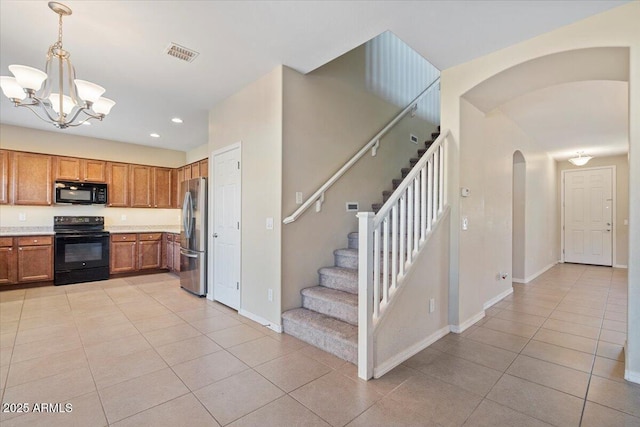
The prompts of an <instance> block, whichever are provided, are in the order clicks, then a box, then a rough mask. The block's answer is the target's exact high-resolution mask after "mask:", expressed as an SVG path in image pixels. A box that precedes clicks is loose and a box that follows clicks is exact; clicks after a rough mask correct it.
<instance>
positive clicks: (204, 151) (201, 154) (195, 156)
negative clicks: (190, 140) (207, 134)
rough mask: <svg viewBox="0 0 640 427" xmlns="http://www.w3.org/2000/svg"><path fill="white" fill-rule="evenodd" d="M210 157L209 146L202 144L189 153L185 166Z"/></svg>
mask: <svg viewBox="0 0 640 427" xmlns="http://www.w3.org/2000/svg"><path fill="white" fill-rule="evenodd" d="M208 157H209V144H202V145H201V146H199V147H196V148H194V149H192V150H189V151H187V153H186V159H185V164H189V163H193V162H197V161H198V160H202V159H206V158H208Z"/></svg>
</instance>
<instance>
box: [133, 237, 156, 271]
mask: <svg viewBox="0 0 640 427" xmlns="http://www.w3.org/2000/svg"><path fill="white" fill-rule="evenodd" d="M161 267H162V233H144V234H140V235H139V240H138V269H139V270H148V269H156V268H161Z"/></svg>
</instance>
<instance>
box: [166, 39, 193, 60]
mask: <svg viewBox="0 0 640 427" xmlns="http://www.w3.org/2000/svg"><path fill="white" fill-rule="evenodd" d="M166 52H167V55H169V56H173V57H174V58H178V59H180V60H182V61H186V62H193V60H194V59H196V57H197V56H198V55H200V53H198V52H196V51H195V50H191V49H189V48H186V47H184V46H180V45H179V44H176V43H171V44H170V45H169V47H167V51H166Z"/></svg>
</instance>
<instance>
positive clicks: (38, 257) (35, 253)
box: [16, 236, 53, 283]
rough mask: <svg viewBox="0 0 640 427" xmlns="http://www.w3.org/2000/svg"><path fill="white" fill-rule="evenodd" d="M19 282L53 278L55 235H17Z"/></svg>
mask: <svg viewBox="0 0 640 427" xmlns="http://www.w3.org/2000/svg"><path fill="white" fill-rule="evenodd" d="M16 240H17V243H18V283H24V282H41V281H48V280H53V237H52V236H29V237H17V238H16Z"/></svg>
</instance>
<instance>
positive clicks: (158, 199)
mask: <svg viewBox="0 0 640 427" xmlns="http://www.w3.org/2000/svg"><path fill="white" fill-rule="evenodd" d="M171 178H172V171H171V169H170V168H153V207H155V208H172V207H173V205H172V203H171V201H172V194H171V193H172V192H173V191H172V189H173V185H172V184H173V180H172V179H171Z"/></svg>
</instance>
